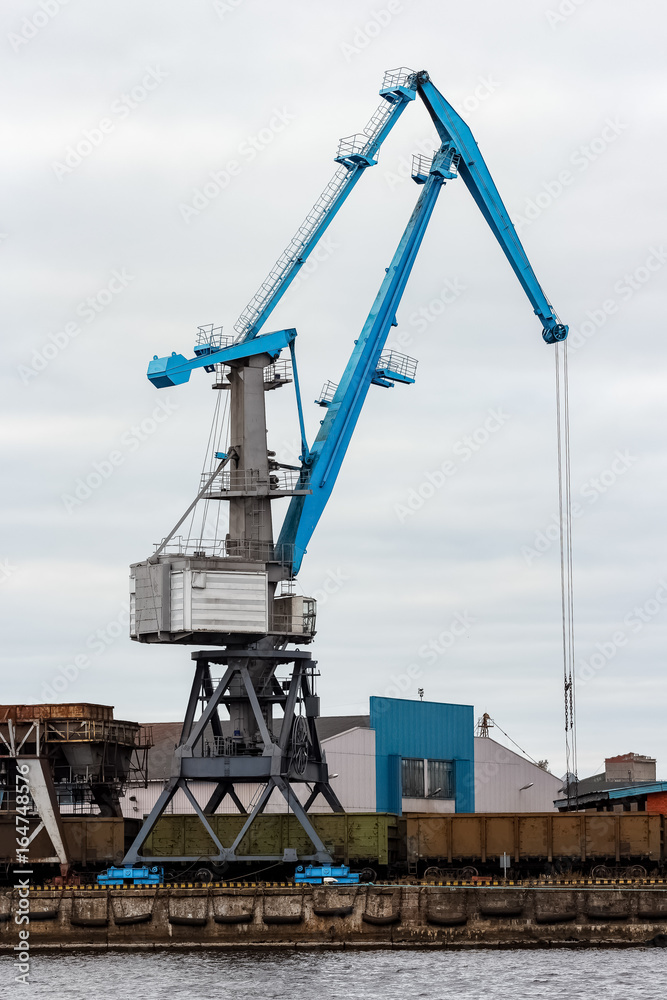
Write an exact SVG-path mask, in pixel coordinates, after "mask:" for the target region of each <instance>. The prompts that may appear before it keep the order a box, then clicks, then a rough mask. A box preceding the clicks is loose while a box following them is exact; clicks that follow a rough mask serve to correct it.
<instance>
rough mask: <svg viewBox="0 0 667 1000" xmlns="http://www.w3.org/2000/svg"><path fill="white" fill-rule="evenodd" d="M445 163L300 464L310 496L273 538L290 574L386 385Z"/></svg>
mask: <svg viewBox="0 0 667 1000" xmlns="http://www.w3.org/2000/svg"><path fill="white" fill-rule="evenodd" d="M448 161H449V151H448V150H447V149H444V150H440V151H439V152H438V153H437V154H436V155H435V157H434V159H433V163H432V166H431V172H430V174H429V176H428V179H427V180H426V183H425V184H424V186H423V188H422V191H421V193H420V195H419V199H418V201H417V205H416V206H415V209H414V211H413V213H412V215H411V217H410V221H409V222H408V224H407V226H406V228H405V232H404V233H403V237H402V239H401V241H400V243H399V245H398V248H397V250H396V253H395V254H394V257H393V259H392V262H391V264H390V265H389V267H388V268H387V272H386V274H385V277H384V280H383V282H382V285H381V287H380V290H379V292H378V294H377V296H376V298H375V302H374V303H373V306H372V308H371V311H370V313H369V314H368V318H367V319H366V322H365V324H364V327H363V329H362V331H361V334H360V336H359V339H358V340H356V341H355V345H354V350H353V351H352V355H351V357H350V360H349V361H348V363H347V366H346V368H345V371H344V373H343V377H342V378H341V381H340V383H339V385H338V388H337V389H336V392H335V394H334V397H333V399H332V400H331V402H329V403H328V406H327V413H326V417H325V418H324V420H323V421H322V425H321V427H320V430H319V433H318V435H317V437H316V439H315V441H314V443H313V446H312V448H311V449H310V453H309V455H308V456H307V458H306V461H305V462H304V466H303V469H304V471H303V476H304V479H305V477H308V479H309V482H310V488H311V491H312V492H311V493H310V494H308V495H306V496H295V497H293V498H292V500H291V502H290V505H289V508H288V511H287V514H286V516H285V520H284V522H283V526H282V530H281V533H280V537H279V539H278V546H279V547H280V546H281V545H284V546H286V547H287V546H293V547H294V562H293V565H292V570H293V572H294V573H297V572H298V570H299V567H300V565H301V560H302V559H303V556H304V553H305V551H306V546H307V544H308V542H309V540H310V537H311V535H312V534H313V531H314V530H315V526H316V525H317V522H318V521H319V519H320V517H321V515H322V512H323V510H324V507H325V506H326V503H327V501H328V499H329V496H330V494H331V491H332V489H333V486H334V483H335V481H336V477H337V475H338V472H339V470H340V467H341V465H342V462H343V459H344V457H345V453H346V451H347V448H348V445H349V443H350V439H351V437H352V434H353V432H354V429H355V427H356V424H357V420H358V419H359V414H360V413H361V409H362V407H363V405H364V402H365V400H366V396H367V394H368V390H369V388H370V386H371V383H373V382H376V384H378V383H379V384H380V385H386V383H387V381H388V380H387V378H386V377H383V376H385V375H386V371H385V370H383V371H382V372H381V373H379V372H378V364H379V362H380V355H381V353H382V349H383V347H384V345H385V342H386V340H387V335H388V333H389V330H390V329H391V327H392V326H395V325H396V310H397V308H398V305H399V303H400V301H401V298H402V295H403V291H404V289H405V286H406V284H407V281H408V278H409V277H410V272H411V271H412V266H413V264H414V262H415V259H416V257H417V252H418V250H419V247H420V245H421V242H422V239H423V237H424V233H425V232H426V227H427V226H428V223H429V220H430V218H431V213H432V212H433V209H434V207H435V203H436V200H437V197H438V195H439V193H440V190H441V188H442V185H443V184H444V182H445V178H446V177H449V176H452V175H451V173H450V172H449V170H448ZM378 376H379V377H378ZM390 378H391V376H390ZM410 381H413V380H412V379H410ZM389 384H391V381H389Z"/></svg>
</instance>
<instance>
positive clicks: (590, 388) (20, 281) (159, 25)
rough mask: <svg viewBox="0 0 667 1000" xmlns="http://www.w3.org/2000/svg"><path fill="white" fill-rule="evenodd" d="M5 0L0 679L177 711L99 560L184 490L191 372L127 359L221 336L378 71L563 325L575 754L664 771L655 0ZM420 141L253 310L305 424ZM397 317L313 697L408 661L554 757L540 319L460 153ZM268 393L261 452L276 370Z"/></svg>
mask: <svg viewBox="0 0 667 1000" xmlns="http://www.w3.org/2000/svg"><path fill="white" fill-rule="evenodd" d="M0 17H1V21H2V31H1V34H0V45H2V46H3V47H4V52H3V57H2V60H1V65H2V75H3V93H4V95H5V99H4V101H3V105H2V110H1V111H0V115H1V116H2V119H3V126H4V128H3V136H4V141H3V154H2V168H1V169H2V193H3V198H2V206H3V211H2V218H1V220H0V231H1V233H2V236H1V237H0V252H2V254H3V255H4V260H5V267H4V307H3V321H4V322H3V326H4V341H3V342H4V344H5V360H6V364H5V365H4V370H3V376H2V379H3V381H2V394H1V400H2V407H3V410H4V420H3V422H2V437H1V447H2V467H3V473H4V475H3V481H4V489H3V491H2V498H1V499H2V505H3V528H4V530H3V535H2V544H1V548H0V561H1V569H0V577H1V578H2V579H1V583H0V587H1V601H2V613H3V626H2V628H3V643H2V663H3V667H2V681H3V683H2V696H1V698H0V700H1V701H2V702H4V703H13V702H37V701H48V700H51V699H52V696H53V693H54V692H55V693H56V700H63V701H92V702H101V703H105V704H112V705H114V706H115V713H116V716H117V717H119V718H126V719H133V720H134V719H139V720H141V721H150V720H153V721H160V720H175V719H179V718H181V717H182V713H183V710H184V707H185V699H186V697H187V692H188V689H189V685H190V681H191V676H192V671H191V661H190V658H189V649H188V648H186V647H180V648H174V649H169V648H166V649H163V648H159V649H156V648H153V647H148V646H144V645H139V644H137V643H133V642H131V641H130V639H129V638H128V636H127V628H126V627H125V625H124V624H123V623H124V621H125V610H124V608H125V603H126V601H127V589H128V586H127V577H128V566H129V564H130V563H131V562H136V561H138V560H141V559H143V558H145V557H147V556H148V555H149V554H150V553H151V551H152V547H153V543H154V542H156V541H158V540H159V539H160V538H161V537H162V536H163V535H164V534H165V533H166V532H167V531H168V530H169V528H170V527H171V526H172V524H173V523H174V522H175V521H176V520H177V519H178V517H179V516H180V514H181V513H182V512H183V511H184V510H185V508H186V507H187V506H188V504H189V503H190V501H191V500H192V498H193V497H194V495H195V492H196V490H197V486H198V481H199V472H200V469H201V465H202V461H203V458H204V453H205V449H206V441H207V436H208V431H209V425H210V421H211V415H212V406H213V401H214V400H213V393H212V392H211V390H210V388H209V386H210V376H206V375H205V374H203V373H196V374H195V375H194V376H193V377H192V379H191V381H190V383H188V384H187V385H185V386H182V387H180V388H178V389H173V390H161V391H158V390H155V389H154V388H153V387H152V386H151V385H150V384H149V383H148V381H147V379H146V377H145V371H146V366H147V363H148V361H149V360H150V358H151V357H152V356H153V355H154V354H158V355H164V354H167V353H169V352H171V351H178V352H180V353H183V354H186V355H188V356H191V354H190V352H191V348H192V343H193V338H194V333H195V332H196V328H197V326H198V325H199V324H203V323H210V322H215V323H216V325H217V324H223V325H224V326H225V327H226V329H227V330H228V331H230V332H231V327H232V325H233V323H234V321H235V320H236V318H237V316H238V314H239V313H240V312H241V310H242V309H243V307H244V306H245V304H246V302H247V301H248V300H249V299H250V297H251V296H252V294H253V293H254V292H255V290H256V288H257V286H258V285H259V283H260V282H261V280H262V279H263V278H264V277H265V274H266V273H267V271H268V270H269V268H270V266H271V265H272V263H273V261H274V260H275V259H276V258H277V257H278V255H279V254H280V252H281V251H282V249H283V248H284V246H285V245H286V244H287V242H288V240H289V238H290V237H291V236H292V233H293V231H294V230H295V229H296V227H297V226H298V224H299V223H300V222H301V220H302V218H303V217H304V215H305V214H306V212H307V211H308V209H309V207H310V205H311V204H312V203H313V202H314V201H315V199H316V198H317V196H318V194H319V192H320V191H321V189H322V188H323V187H324V185H325V183H326V182H327V181H328V179H329V177H330V175H331V174H332V172H333V169H334V167H335V164H334V163H333V156H334V155H335V152H336V148H337V142H338V139H339V137H341V136H347V135H350V134H351V133H354V132H358V131H360V130H361V129H362V128H363V126H364V125H365V123H366V121H367V120H368V118H369V116H370V114H371V112H372V111H373V109H374V108H375V107H376V106H377V104H378V103H379V98H378V95H377V91H378V89H379V87H380V85H381V82H382V75H383V72H384V71H385V70H386V69H389V68H393V67H396V66H402V65H405V66H410V67H412V68H414V69H426V70H428V72H429V73H430V75H431V78H432V80H433V82H434V83H435V85H436V87H438V89H440V90H441V92H442V93H443V94H444V96H445V97H446V98H447V99H448V100H449V101H450V102H451V103H452V104H453V105H454V107H455V108H456V109H457V110H458V111H459V112H460V113H461V114H462V115H463V116H464V117H465V118H466V120H467V121H468V123H469V124H470V127H471V128H472V130H473V132H474V134H475V137H476V139H477V141H478V143H479V145H480V147H481V149H482V151H483V153H484V156H485V158H486V161H487V164H488V166H489V168H490V170H491V172H492V174H493V176H494V179H495V181H496V183H497V185H498V188H499V190H500V192H501V194H502V196H503V198H504V200H505V204H506V205H507V207H508V210H509V212H510V214H511V216H512V218H513V220H514V222H515V224H516V225H517V227H518V228H519V231H520V234H521V237H522V239H523V241H524V245H525V247H526V250H527V253H528V256H529V258H530V260H531V262H532V264H533V266H534V268H535V270H536V272H537V275H538V278H539V279H540V281H541V283H542V285H543V287H544V289H545V291H546V293H547V295H548V296H549V297H550V299H551V301H552V302H553V303H554V306H555V308H556V310H557V311H558V313H559V314H560V316H561V318H562V319H563V321H564V322H567V323H569V324H570V327H571V338H572V339H571V346H570V374H571V387H570V396H571V435H572V481H573V499H574V501H575V503H576V505H577V507H576V508H575V520H574V581H575V620H576V642H577V646H576V671H577V675H578V677H579V682H578V690H577V701H578V735H579V770H580V774H581V775H582V776H584V775H587V774H590V773H593V772H594V771H596V770H598V769H599V768H600V766H601V765H602V762H603V760H604V757H605V756H610V755H614V754H618V753H624V752H627V751H635V752H638V753H644V754H650V755H653V756H656V757H657V758H658V772H659V773H658V776H659V777H660V776H662V777H667V733H666V730H665V725H664V719H665V713H666V712H667V679H666V676H665V669H664V661H665V639H666V637H667V628H666V622H667V562H666V560H665V489H666V486H667V443H666V440H665V431H664V428H665V425H666V423H667V400H666V393H665V366H666V363H667V343H666V342H665V337H664V292H665V276H666V275H667V267H666V266H665V265H666V264H667V253H666V251H667V234H666V232H665V222H666V219H665V205H664V164H665V153H666V152H667V150H666V149H665V146H666V143H665V138H664V136H665V129H664V107H665V98H666V96H667V95H666V94H665V90H666V89H667V88H666V77H665V68H664V38H665V27H666V23H665V22H666V20H667V17H666V15H665V10H664V4H663V3H660V2H658V0H644V2H643V3H641V4H635V5H630V4H627V3H626V2H622V0H506V2H505V3H502V4H500V3H497V2H496V0H471V2H469V3H465V4H458V5H446V4H440V3H436V2H434V0H430V2H427V0H411V2H408V0H402V2H399V0H391V2H386V0H378V2H375V3H359V2H354V3H353V2H350V0H336V2H335V3H331V2H330V3H324V2H318V3H307V2H305V0H303V2H296V0H281V2H278V0H273V2H270V0H227V2H223V0H219V2H211V0H196V2H194V0H190V2H187V3H186V2H184V0H183V2H174V0H159V2H157V0H142V2H137V0H116V2H114V3H113V4H109V3H103V2H101V0H70V2H68V3H66V4H65V3H63V2H62V0H61V2H58V0H42V2H41V3H39V2H34V3H33V2H27V3H20V2H17V0H5V2H4V3H3V6H2V12H1V14H0ZM435 145H436V142H435V131H434V129H433V126H432V124H431V121H430V118H429V116H428V114H427V112H426V110H425V108H424V107H423V106H422V105H421V102H420V101H419V100H417V101H416V102H415V103H414V104H413V105H411V106H410V107H409V108H408V109H407V110H406V112H405V114H404V116H403V118H402V120H401V121H400V122H399V124H398V125H397V126H396V128H395V129H394V131H393V132H392V134H391V136H390V138H389V139H388V140H387V142H386V143H385V145H384V147H383V149H382V152H381V157H380V161H379V164H378V166H376V167H374V168H372V169H371V170H368V171H367V172H366V176H365V177H364V178H363V179H362V180H361V182H360V184H359V186H358V187H357V189H356V190H355V192H354V193H353V195H352V196H351V198H350V200H349V202H348V203H347V205H346V206H345V207H344V209H343V210H342V211H341V213H340V215H339V216H338V217H337V218H336V220H335V222H334V223H333V225H332V227H331V229H330V233H329V236H328V238H327V242H326V243H325V248H324V250H323V252H322V253H321V254H320V256H321V258H322V260H321V262H320V263H319V264H318V266H317V267H316V269H314V270H313V271H312V273H309V274H308V275H307V276H306V278H305V280H302V281H301V282H300V284H299V287H298V288H294V289H292V290H291V291H290V292H289V293H288V295H287V296H286V297H285V299H284V300H283V302H282V303H281V305H280V307H279V308H278V309H277V310H276V312H275V314H274V316H273V317H272V319H271V321H270V322H269V325H268V327H267V328H266V329H267V330H270V329H280V328H281V327H283V326H295V327H296V328H297V329H298V331H299V337H298V351H299V357H300V370H301V377H302V381H303V392H304V398H305V401H306V408H307V415H308V421H309V433H310V436H311V438H312V436H313V435H314V432H315V430H316V427H317V422H318V420H319V419H321V417H322V411H321V410H320V409H319V408H318V407H315V406H313V405H312V404H311V402H310V401H311V400H313V399H315V396H316V395H317V392H318V390H319V389H320V387H321V385H322V383H323V382H324V381H325V380H327V379H332V380H333V381H336V382H337V381H338V379H339V377H340V373H341V371H342V368H343V366H344V364H345V362H346V359H347V357H348V355H349V352H350V349H351V346H352V342H353V340H354V338H355V336H357V334H358V331H359V330H360V329H361V326H362V324H363V322H364V319H365V316H366V313H367V311H368V309H369V307H370V305H371V303H372V301H373V298H374V296H375V294H376V291H377V288H378V287H379V284H380V282H381V280H382V277H383V276H384V268H385V267H386V266H387V265H388V263H389V261H390V260H391V257H392V255H393V252H394V249H395V247H396V244H397V242H398V240H399V238H400V235H401V233H402V230H403V227H404V225H405V223H406V221H407V219H408V217H409V214H410V211H411V209H412V206H413V205H414V202H415V200H416V197H417V195H418V189H417V188H416V187H415V186H414V185H413V184H412V182H411V181H410V180H409V179H405V173H406V170H405V168H406V164H407V163H408V162H409V157H410V156H411V154H412V152H413V151H414V150H415V149H416V148H418V147H423V148H429V147H435ZM230 164H232V166H231V167H230ZM234 164H235V166H234ZM214 178H217V180H215V179H214ZM204 189H205V190H206V192H207V193H206V194H205V193H204ZM197 192H200V193H199V195H198V194H197ZM193 209H194V211H193ZM661 306H662V308H661ZM398 319H399V327H398V330H396V331H394V335H395V336H401V338H402V339H401V340H400V344H401V345H402V346H401V347H400V348H399V349H401V350H403V351H404V353H407V354H410V355H412V356H414V357H416V358H418V359H419V362H420V365H419V369H418V377H417V384H416V385H415V386H413V387H401V386H398V387H396V388H394V389H392V390H391V391H386V390H383V389H380V388H377V389H376V388H372V391H371V392H370V393H369V397H368V400H367V403H366V406H365V410H364V412H363V414H362V418H361V420H360V422H359V425H358V428H357V431H356V435H355V438H354V441H353V443H352V447H351V448H350V451H349V454H348V456H347V459H346V461H345V464H344V467H343V470H342V473H341V475H340V478H339V481H338V484H337V486H336V489H335V491H334V493H333V495H332V498H331V501H330V503H329V505H328V508H327V510H326V511H325V514H324V516H323V518H322V520H321V522H320V524H319V526H318V529H317V531H316V533H315V535H314V537H313V540H312V542H311V544H310V547H309V552H308V555H307V556H306V559H305V561H304V565H303V569H302V571H301V574H300V585H301V588H302V591H303V592H304V593H306V594H309V593H310V594H315V596H318V597H319V598H320V604H319V617H318V636H317V640H316V643H315V645H314V646H313V651H314V655H316V656H317V658H318V661H319V664H320V668H321V671H322V677H321V681H320V693H321V695H322V712H323V714H327V715H331V714H342V713H358V712H365V711H367V706H368V698H369V696H370V695H373V694H378V695H392V694H397V693H398V692H400V693H401V695H402V696H405V697H410V698H415V697H417V688H418V687H423V688H424V691H425V698H427V699H432V700H438V701H452V702H460V703H465V704H472V705H474V706H475V712H476V715H477V716H479V715H481V714H482V712H484V711H487V712H489V713H490V714H491V716H492V717H493V718H495V719H496V720H497V721H498V723H499V725H500V726H502V728H503V729H504V730H505V731H506V732H508V733H509V734H510V736H511V737H512V738H513V739H514V740H516V742H517V743H519V744H520V745H521V746H522V747H523V748H525V749H526V750H527V751H528V753H529V754H531V755H532V756H533V757H535V758H547V759H548V760H549V761H550V765H551V768H552V770H554V771H555V772H556V773H558V774H562V773H563V771H564V766H565V765H564V740H563V694H562V662H561V651H560V579H559V559H558V546H557V544H556V543H554V541H553V529H552V526H553V524H554V517H555V514H556V510H557V478H556V444H555V403H554V370H553V369H554V366H553V360H554V359H553V348H550V347H547V346H546V345H545V344H544V343H543V341H542V337H541V327H540V324H539V322H538V321H537V319H536V317H535V316H534V315H533V312H532V309H531V307H530V304H529V303H528V301H527V299H526V298H525V296H524V294H523V292H522V290H521V288H520V286H519V285H518V282H517V281H516V278H515V276H514V274H513V272H512V271H511V269H510V267H509V265H508V264H507V262H506V260H505V258H504V256H503V255H502V253H501V251H500V248H499V247H498V245H497V243H496V242H495V240H494V238H493V236H492V235H491V233H490V231H489V230H488V228H487V227H486V225H485V223H484V221H483V220H482V218H481V216H480V214H479V212H478V210H477V209H476V207H475V205H474V203H473V202H472V199H471V198H470V196H469V194H468V192H467V190H466V189H465V187H464V185H463V183H462V182H461V181H454V182H451V183H449V184H447V186H446V188H445V189H444V190H443V192H442V193H441V195H440V199H439V202H438V204H437V206H436V210H435V212H434V216H433V219H432V222H431V225H430V228H429V231H428V233H427V235H426V238H425V240H424V243H423V246H422V250H421V253H420V256H419V258H418V261H417V264H416V266H415V269H414V272H413V275H412V279H411V281H410V284H409V286H408V289H407V291H406V294H405V296H404V299H403V303H402V306H401V309H400V311H399V315H398ZM272 396H275V397H281V398H276V399H271V405H270V407H269V422H270V426H269V441H270V443H271V444H272V446H273V447H274V448H275V449H276V451H277V452H278V453H279V455H280V456H282V457H283V458H284V460H286V461H289V460H290V456H291V455H292V452H293V447H294V442H295V440H296V435H297V423H296V417H295V414H294V408H293V396H292V390H291V388H289V387H288V388H285V389H282V390H280V392H278V393H273V394H272ZM158 406H159V407H160V409H157V410H156V407H158ZM492 413H493V414H494V415H495V416H492ZM466 437H468V438H472V440H473V442H474V445H475V448H474V450H472V449H470V448H469V445H468V444H466ZM111 454H113V455H114V458H113V460H112V461H110V459H109V456H110V455H111ZM292 457H293V456H292ZM447 462H449V463H451V465H448V466H447V468H448V469H450V468H451V467H453V468H454V472H453V473H452V474H450V475H449V476H448V477H446V478H445V479H444V482H442V480H443V477H442V476H441V475H439V474H438V470H440V469H441V468H442V466H443V463H447ZM95 473H97V478H96V477H95V475H93V474H95ZM91 476H92V480H91V481H92V482H93V483H95V484H96V485H95V487H94V488H89V490H88V493H89V495H88V496H86V495H85V493H86V491H85V489H82V488H81V483H82V482H84V483H85V481H86V480H87V479H89V477H91ZM429 476H430V477H431V478H430V480H429ZM432 482H436V485H437V488H432V489H429V486H428V485H427V487H426V488H424V484H429V485H430V483H432ZM440 483H442V484H441V485H440ZM77 486H78V494H79V495H78V497H77V495H76V490H77ZM420 490H421V496H420ZM424 494H427V495H428V494H432V495H428V496H427V498H426V499H425V500H423V502H422V503H421V504H420V502H419V501H420V499H422V498H423V495H424ZM72 498H74V500H75V501H76V502H72ZM409 501H411V503H412V506H410V504H409ZM461 623H463V624H461ZM457 633H462V634H460V635H459V634H457ZM77 658H78V659H77ZM591 658H593V659H591ZM77 664H78V665H77ZM410 668H411V669H410ZM501 742H504V737H501Z"/></svg>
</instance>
